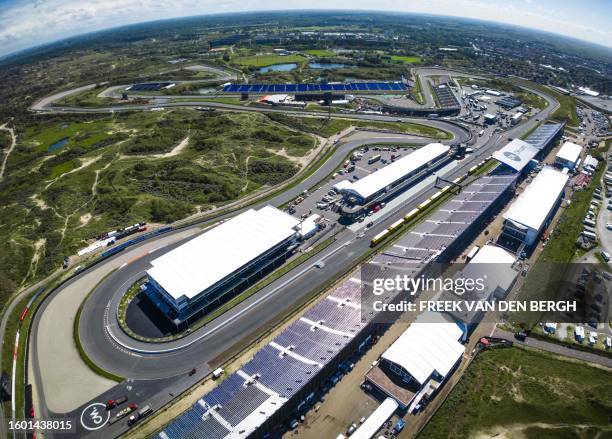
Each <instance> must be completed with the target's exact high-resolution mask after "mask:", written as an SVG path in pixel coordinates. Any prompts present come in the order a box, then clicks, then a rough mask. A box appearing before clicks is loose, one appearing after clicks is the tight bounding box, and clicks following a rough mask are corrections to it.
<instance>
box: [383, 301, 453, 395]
mask: <svg viewBox="0 0 612 439" xmlns="http://www.w3.org/2000/svg"><path fill="white" fill-rule="evenodd" d="M462 335H463V331H462V330H461V328H459V326H457V324H456V323H454V322H450V321H448V320H447V319H445V318H444V317H443V316H442V314H440V313H434V312H425V313H423V314H421V315H419V317H418V318H417V319H416V321H415V322H414V323H413V324H412V325H410V327H409V328H408V329H407V330H406V331H405V332H404V333H403V334H402V335H400V337H399V338H398V339H397V340H396V341H395V342H394V343H393V344H392V345H391V346H390V347H389V349H387V350H386V351H385V352H384V353H383V354H382V358H384V359H385V360H387V361H390V362H392V363H395V364H397V365H398V366H401V367H402V368H403V369H404V370H406V372H408V373H409V374H410V375H411V376H412V377H413V378H414V379H415V380H417V381H418V382H419V383H420V384H425V382H426V381H427V379H429V377H430V376H431V374H432V373H433V372H434V371H435V372H437V373H438V374H440V375H441V376H443V377H445V376H446V375H447V374H448V373H449V372H450V371H451V369H452V368H453V366H454V365H455V364H456V363H457V361H459V359H460V358H461V355H463V352H464V351H465V347H464V346H463V345H462V344H461V343H459V339H460V338H461V336H462Z"/></svg>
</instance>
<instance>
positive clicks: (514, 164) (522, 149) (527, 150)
mask: <svg viewBox="0 0 612 439" xmlns="http://www.w3.org/2000/svg"><path fill="white" fill-rule="evenodd" d="M538 152H539V150H538V149H537V148H536V147H535V146H533V145H530V144H529V143H527V142H523V141H522V140H519V139H514V140H513V141H512V142H510V143H508V144H507V145H506V146H504V147H503V148H502V149H500V150H499V151H495V153H494V154H493V158H494V159H496V160H499V161H500V162H502V163H503V164H505V165H508V166H510V167H511V168H512V169H515V170H517V171H522V170H523V168H524V167H525V166H527V163H529V161H530V160H531V159H533V158H534V157H535V156H536V155H537V154H538Z"/></svg>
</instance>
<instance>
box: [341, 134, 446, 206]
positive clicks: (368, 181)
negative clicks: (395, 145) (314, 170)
mask: <svg viewBox="0 0 612 439" xmlns="http://www.w3.org/2000/svg"><path fill="white" fill-rule="evenodd" d="M449 149H450V147H449V146H446V145H442V144H441V143H430V144H429V145H425V146H423V147H421V148H419V149H417V150H415V151H414V152H412V153H410V154H408V155H407V156H405V157H402V158H401V159H399V160H397V161H395V162H393V163H391V164H390V165H387V166H385V167H384V168H381V169H379V170H378V171H375V172H372V173H371V174H370V175H368V176H366V177H364V178H362V179H361V180H357V181H356V182H354V183H351V184H350V186H347V188H346V189H343V190H344V191H347V192H350V193H353V194H355V195H357V196H359V197H361V198H363V199H366V198H368V197H370V196H372V195H374V194H375V193H376V192H378V191H380V190H382V189H384V188H385V187H387V186H389V185H391V184H393V183H395V182H396V181H398V180H400V179H401V178H403V177H405V176H406V175H408V174H410V173H411V172H413V171H414V170H416V169H418V168H420V167H421V166H423V165H425V164H426V163H429V162H431V161H432V160H435V159H437V158H439V157H441V156H442V155H444V154H446V153H447V152H448V150H449Z"/></svg>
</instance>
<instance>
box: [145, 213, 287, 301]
mask: <svg viewBox="0 0 612 439" xmlns="http://www.w3.org/2000/svg"><path fill="white" fill-rule="evenodd" d="M298 223H299V221H298V220H297V219H296V218H294V217H292V216H291V215H288V214H286V213H284V212H282V211H280V210H278V209H276V208H275V207H272V206H265V207H263V208H261V209H260V210H254V209H250V210H247V211H246V212H243V213H241V214H240V215H238V216H236V217H234V218H232V219H230V220H229V221H226V222H225V223H223V224H221V225H219V226H217V227H215V228H213V229H211V230H209V231H208V232H206V233H204V234H202V235H200V236H198V237H197V238H194V239H192V240H190V241H188V242H187V243H185V244H183V245H181V246H180V247H177V248H176V249H174V250H172V251H170V252H168V253H166V254H165V255H163V256H160V257H159V258H157V259H155V260H153V261H152V262H151V264H152V265H153V268H151V269H149V270H148V271H147V273H148V275H149V276H151V277H152V278H153V279H155V281H156V282H157V283H158V284H159V285H161V287H162V288H163V289H164V290H165V291H166V292H167V293H168V294H170V295H171V296H172V297H173V298H174V299H178V298H180V297H181V296H186V297H187V298H190V299H191V298H193V297H194V296H196V295H198V294H199V293H201V292H202V291H204V290H206V289H208V288H210V287H211V286H213V285H215V284H216V283H217V282H219V281H221V280H223V279H224V278H226V277H227V276H229V275H230V274H232V273H233V272H235V271H236V270H238V269H239V268H241V267H243V266H244V265H246V264H248V263H249V262H251V261H252V260H254V259H256V258H257V257H258V256H260V255H261V254H263V253H265V252H267V251H268V250H270V249H271V248H272V247H274V246H276V245H278V244H280V243H281V242H283V241H285V240H286V239H288V238H290V237H291V236H292V235H294V234H295V233H296V232H295V230H294V229H293V228H294V227H295V226H296V225H297V224H298Z"/></svg>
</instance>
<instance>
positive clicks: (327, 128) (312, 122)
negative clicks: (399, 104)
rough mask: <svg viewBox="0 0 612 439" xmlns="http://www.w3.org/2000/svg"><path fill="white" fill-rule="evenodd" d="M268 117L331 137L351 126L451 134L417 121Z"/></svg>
mask: <svg viewBox="0 0 612 439" xmlns="http://www.w3.org/2000/svg"><path fill="white" fill-rule="evenodd" d="M268 117H269V118H270V119H272V120H274V121H277V122H280V123H283V124H285V125H288V126H290V127H293V128H296V129H299V130H303V131H309V132H311V133H315V134H318V135H320V136H325V137H329V136H331V135H333V134H336V133H338V132H340V131H342V130H345V129H346V128H348V127H350V126H355V127H363V128H379V129H386V130H392V131H400V132H402V133H411V134H418V135H421V136H428V137H432V138H434V139H442V140H444V139H450V138H451V134H450V133H449V132H447V131H443V130H439V129H437V128H432V127H429V126H426V125H420V124H416V123H403V122H374V121H363V120H351V119H343V118H332V119H330V120H328V119H325V118H320V117H295V116H287V115H284V114H269V115H268Z"/></svg>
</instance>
